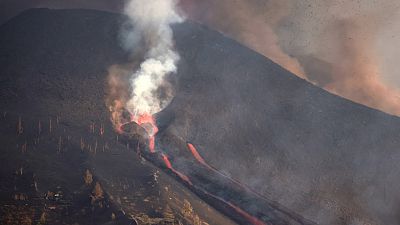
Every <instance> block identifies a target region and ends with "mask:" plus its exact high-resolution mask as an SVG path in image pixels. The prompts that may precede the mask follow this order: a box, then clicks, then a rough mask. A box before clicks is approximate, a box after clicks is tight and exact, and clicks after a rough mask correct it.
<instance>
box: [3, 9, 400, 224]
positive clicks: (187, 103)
mask: <svg viewBox="0 0 400 225" xmlns="http://www.w3.org/2000/svg"><path fill="white" fill-rule="evenodd" d="M125 20H126V18H125V17H124V16H122V15H119V14H112V13H106V12H100V11H93V10H48V9H34V10H28V11H25V12H23V13H22V14H20V15H19V16H17V17H15V18H13V19H11V20H9V21H8V22H6V23H5V24H3V25H2V26H1V27H0V68H1V74H0V105H1V107H0V108H1V110H2V112H1V113H2V115H1V116H2V117H1V121H2V126H1V127H0V140H1V143H2V147H1V154H0V155H1V158H2V165H1V170H0V173H1V178H0V179H1V181H0V185H1V186H0V195H1V196H2V197H1V214H2V218H4V219H3V220H2V223H3V224H16V223H20V224H22V223H25V224H32V223H34V222H35V224H36V222H45V221H47V222H48V223H49V224H65V223H66V224H68V223H70V224H72V223H75V222H77V223H79V224H135V223H138V224H174V223H175V224H179V223H183V224H235V223H238V224H314V222H315V223H317V224H398V223H399V222H400V221H399V215H398V212H399V208H398V206H399V199H400V193H399V192H398V190H399V188H400V185H399V181H398V174H399V173H400V164H399V163H398V159H399V158H400V152H399V151H398V147H399V141H400V140H399V139H400V136H399V134H400V120H399V118H398V117H395V116H391V115H388V114H385V113H383V112H380V111H377V110H374V109H371V108H368V107H365V106H363V105H360V104H356V103H354V102H351V101H349V100H346V99H343V98H341V97H338V96H335V95H333V94H330V93H328V92H326V91H324V90H322V89H320V88H318V87H316V86H314V85H312V84H310V83H308V82H307V81H305V80H302V79H300V78H298V77H297V76H295V75H294V74H291V73H290V72H288V71H286V70H285V69H283V68H282V67H280V66H279V65H277V64H275V63H274V62H273V61H271V60H269V59H268V58H265V57H264V56H262V55H260V54H258V53H256V52H254V51H252V50H250V49H248V48H246V47H244V46H242V45H241V44H239V43H237V42H236V41H234V40H232V39H230V38H228V37H226V36H224V35H223V34H221V33H219V32H216V31H213V30H210V29H208V28H207V27H205V26H203V25H200V24H197V23H194V22H190V21H189V22H185V23H183V24H180V25H176V26H174V27H173V29H174V39H175V43H176V48H177V50H178V52H179V54H180V56H181V61H180V64H179V65H178V72H177V74H176V77H177V82H176V94H175V97H174V99H173V100H172V102H171V104H170V105H169V106H168V107H167V108H166V109H164V110H163V111H162V112H160V113H158V114H157V115H155V118H156V122H157V125H158V128H159V130H158V133H157V135H156V136H155V141H154V142H155V143H154V144H155V146H154V149H155V151H156V152H157V154H155V153H152V152H150V151H149V150H148V148H149V147H148V143H146V141H144V140H141V137H136V136H135V135H121V134H118V133H117V132H115V131H114V129H113V125H112V124H111V122H110V115H109V114H110V113H109V110H108V109H107V107H106V104H105V99H106V97H107V96H108V94H109V93H107V90H108V89H107V74H108V68H109V67H111V66H112V65H116V64H121V65H122V64H126V63H129V60H130V57H129V54H128V53H127V52H125V51H124V50H123V49H122V47H121V45H120V42H119V39H120V37H119V33H120V28H121V26H122V25H123V24H124V21H125ZM137 126H138V125H137V124H133V123H132V124H126V126H125V127H124V131H126V133H130V132H131V131H133V133H145V132H146V131H145V130H143V129H141V128H140V127H137ZM139 136H145V135H139Z"/></svg>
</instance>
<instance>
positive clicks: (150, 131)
mask: <svg viewBox="0 0 400 225" xmlns="http://www.w3.org/2000/svg"><path fill="white" fill-rule="evenodd" d="M127 117H128V116H127ZM129 117H130V118H129V119H127V121H125V122H124V123H120V124H119V125H118V126H116V127H117V129H116V130H117V132H119V133H123V132H124V131H123V129H122V127H123V126H124V125H126V124H128V123H130V122H135V123H136V124H138V125H139V126H141V127H142V128H143V129H144V130H145V131H146V133H147V135H148V138H149V149H150V153H156V151H155V136H156V134H157V133H158V127H157V124H156V121H155V118H154V117H153V116H152V115H150V114H144V115H140V116H137V117H135V116H134V115H132V114H130V115H129ZM187 147H188V149H189V150H190V151H191V153H192V155H193V156H194V157H195V159H196V160H197V161H198V162H199V163H200V164H202V165H203V166H204V167H206V168H207V169H209V170H211V171H213V172H215V173H217V174H219V175H221V176H223V177H225V178H228V179H229V180H231V181H233V182H234V183H235V184H237V185H239V186H241V187H244V188H246V187H245V186H243V185H242V184H240V183H239V182H237V181H234V180H232V179H231V178H229V177H227V176H226V175H224V174H222V173H221V172H219V171H218V170H216V169H215V168H213V167H211V166H210V165H208V164H207V163H206V161H205V160H204V159H203V158H202V157H201V155H200V154H199V153H198V151H197V150H196V148H195V147H194V145H193V144H191V143H187ZM159 154H160V155H161V158H162V160H163V162H164V164H165V167H166V168H167V169H169V170H170V171H172V172H173V173H174V174H176V175H177V176H178V177H179V178H180V179H181V180H182V181H184V182H185V183H187V184H188V185H190V186H191V187H193V188H194V189H196V190H198V191H200V192H201V193H203V194H205V195H207V196H209V197H212V198H214V199H216V200H218V201H220V202H222V203H224V204H225V205H227V206H228V207H229V208H231V209H232V210H234V211H235V212H236V213H237V214H238V215H240V216H242V217H243V218H244V219H246V220H247V221H248V222H249V223H250V224H253V225H265V223H264V222H262V221H261V220H259V219H258V218H256V217H254V216H252V215H250V214H249V213H247V212H246V211H244V210H243V209H241V208H239V207H238V206H236V205H234V204H232V203H231V202H229V201H226V200H224V199H223V198H221V197H219V196H216V195H213V194H211V193H209V192H208V191H206V190H204V189H202V188H200V187H197V186H195V185H193V183H192V182H191V180H190V178H189V177H188V176H187V175H185V174H183V173H182V172H180V171H178V170H176V169H175V168H174V167H173V165H172V163H171V161H170V159H169V158H168V156H167V155H166V154H165V153H164V152H162V151H159ZM246 189H247V188H246ZM247 190H248V189H247Z"/></svg>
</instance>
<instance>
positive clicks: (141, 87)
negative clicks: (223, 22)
mask: <svg viewBox="0 0 400 225" xmlns="http://www.w3.org/2000/svg"><path fill="white" fill-rule="evenodd" d="M125 13H126V14H127V15H128V16H129V18H130V22H131V23H132V25H133V27H134V28H133V30H132V31H131V32H128V33H126V35H125V42H127V43H126V44H127V45H126V47H130V48H132V47H135V48H136V47H137V46H138V45H143V46H138V47H140V48H143V47H144V48H146V52H145V57H144V61H143V62H142V63H141V64H140V68H139V69H138V70H137V71H135V72H134V73H133V74H132V76H131V80H130V84H131V88H132V93H131V98H130V99H129V100H128V102H127V105H126V107H127V110H128V111H130V112H131V113H132V114H133V115H135V116H140V115H144V114H150V115H152V114H154V113H157V112H159V111H161V110H162V109H163V108H165V107H166V106H167V105H168V104H169V102H170V101H171V99H172V97H173V96H172V90H171V84H170V83H169V82H168V81H167V80H166V75H168V74H170V73H175V72H176V70H177V66H176V64H177V62H178V60H179V54H178V53H177V52H175V51H174V43H173V36H172V35H173V34H172V29H171V25H172V24H174V23H181V22H183V20H184V19H183V17H182V16H181V15H179V14H178V12H177V2H176V0H130V1H129V2H128V3H127V5H126V7H125Z"/></svg>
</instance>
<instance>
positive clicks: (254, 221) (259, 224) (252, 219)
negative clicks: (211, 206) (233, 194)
mask: <svg viewBox="0 0 400 225" xmlns="http://www.w3.org/2000/svg"><path fill="white" fill-rule="evenodd" d="M205 193H206V194H207V195H210V196H212V197H214V198H216V199H218V200H220V201H221V202H224V203H225V204H227V205H229V206H230V207H231V208H232V209H234V210H235V211H236V212H237V213H238V214H240V215H241V216H243V217H244V218H245V219H246V220H247V221H249V222H250V223H251V224H253V225H266V223H264V222H263V221H261V220H259V219H257V218H256V217H254V216H252V215H250V214H248V213H247V212H246V211H244V210H243V209H241V208H239V207H237V206H235V205H234V204H232V203H230V202H228V201H225V200H224V199H222V198H220V197H218V196H215V195H212V194H210V193H208V192H205Z"/></svg>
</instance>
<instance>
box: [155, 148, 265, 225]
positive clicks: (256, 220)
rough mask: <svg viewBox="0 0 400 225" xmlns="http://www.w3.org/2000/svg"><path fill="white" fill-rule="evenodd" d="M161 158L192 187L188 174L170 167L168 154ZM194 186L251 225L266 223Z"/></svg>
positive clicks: (170, 167) (263, 224)
mask: <svg viewBox="0 0 400 225" xmlns="http://www.w3.org/2000/svg"><path fill="white" fill-rule="evenodd" d="M190 146H193V145H190ZM193 149H195V148H194V147H193ZM196 152H197V151H196ZM197 155H198V154H197ZM198 156H199V159H202V158H201V156H200V155H198ZM162 158H163V160H164V163H165V166H166V167H167V168H168V169H170V170H171V171H172V172H174V173H175V174H176V175H178V176H179V177H180V178H181V179H182V180H184V181H186V182H187V183H188V184H189V185H191V186H192V187H193V183H192V182H191V181H190V179H189V177H188V176H186V175H185V174H183V173H181V172H179V171H177V170H176V169H174V168H173V167H172V164H171V161H169V159H168V156H167V155H166V154H164V153H162ZM203 162H204V163H205V161H204V160H203ZM195 188H196V189H197V190H200V191H201V192H203V193H204V194H206V195H208V196H210V197H212V198H214V199H217V200H219V201H221V202H223V203H225V204H226V205H228V206H229V207H230V208H232V209H233V210H234V211H235V212H236V213H238V214H239V215H241V216H243V217H244V218H245V219H246V220H247V221H249V222H250V223H251V224H253V225H266V224H265V223H264V222H263V221H261V220H259V219H257V218H256V217H254V216H252V215H250V214H249V213H247V212H246V211H244V210H243V209H241V208H239V207H238V206H236V205H234V204H232V203H231V202H228V201H226V200H224V199H223V198H221V197H218V196H216V195H213V194H211V193H209V192H208V191H205V190H203V189H202V188H198V187H195Z"/></svg>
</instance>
